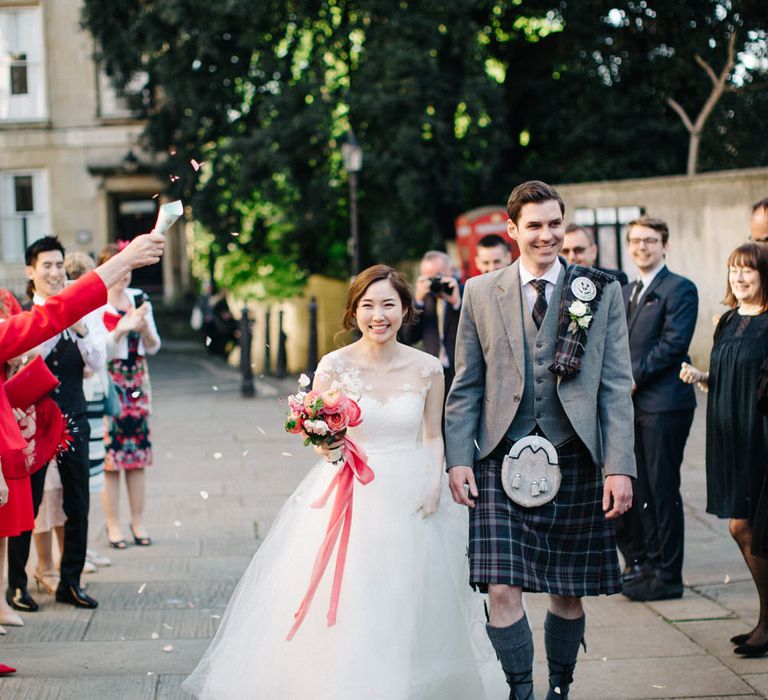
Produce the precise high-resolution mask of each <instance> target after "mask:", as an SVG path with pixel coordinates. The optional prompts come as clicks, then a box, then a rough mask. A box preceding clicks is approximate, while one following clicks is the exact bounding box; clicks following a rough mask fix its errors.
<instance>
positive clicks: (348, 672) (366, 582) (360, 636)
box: [183, 448, 508, 700]
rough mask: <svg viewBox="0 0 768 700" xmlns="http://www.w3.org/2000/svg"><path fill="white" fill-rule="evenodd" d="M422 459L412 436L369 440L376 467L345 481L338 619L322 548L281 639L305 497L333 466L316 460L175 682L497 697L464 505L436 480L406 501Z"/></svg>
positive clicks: (248, 693)
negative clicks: (383, 446) (349, 500)
mask: <svg viewBox="0 0 768 700" xmlns="http://www.w3.org/2000/svg"><path fill="white" fill-rule="evenodd" d="M425 462H426V460H425V459H424V458H423V455H422V453H421V450H420V448H417V449H415V450H414V449H410V450H407V451H406V450H398V451H393V452H379V453H371V452H369V464H370V466H371V467H372V469H373V470H374V472H375V474H376V476H375V479H374V480H373V481H372V482H371V483H370V484H368V485H366V486H361V485H360V484H359V483H357V482H356V483H355V489H354V508H353V520H352V530H351V535H350V541H349V551H348V555H347V561H346V568H345V572H344V582H343V586H342V590H341V596H340V601H339V607H338V616H337V623H336V625H335V626H332V627H328V626H327V621H326V615H327V612H328V606H329V600H330V587H331V580H332V578H333V566H334V562H335V555H334V557H332V559H331V563H330V565H329V567H328V570H327V571H326V573H325V576H324V577H323V581H322V583H321V584H320V587H319V589H318V591H317V594H316V596H315V598H314V601H313V603H312V607H311V608H310V610H309V613H308V615H307V617H306V618H305V620H304V622H303V624H302V626H301V627H300V628H299V630H298V632H297V633H296V635H295V637H294V638H293V639H292V640H291V641H286V635H287V634H288V631H289V630H290V628H291V626H292V624H293V621H294V613H295V612H296V609H297V607H298V606H299V603H300V602H301V600H302V598H303V596H304V594H305V592H306V589H307V584H308V582H309V579H310V574H311V570H312V566H313V563H314V560H315V556H316V554H317V551H318V548H319V546H320V543H321V541H322V539H323V536H324V534H325V529H326V525H327V522H328V515H329V512H330V509H331V504H330V503H329V504H328V505H327V506H326V507H325V508H324V509H316V508H312V507H311V503H312V502H314V501H315V500H316V499H317V498H318V497H319V496H320V495H321V494H322V493H323V492H324V490H325V488H326V487H327V485H328V483H329V482H330V481H331V479H332V478H333V475H334V473H335V468H334V467H333V466H332V465H330V464H328V463H326V462H324V461H323V462H321V463H319V464H317V465H316V466H315V467H314V468H313V469H312V471H311V472H310V473H309V474H308V475H307V477H306V478H305V479H304V481H303V482H302V483H301V485H300V486H299V487H298V489H297V490H296V491H295V492H294V493H293V494H292V495H291V497H290V498H289V499H288V501H287V502H286V504H285V505H284V506H283V508H282V510H281V512H280V514H279V515H278V517H277V519H276V520H275V523H274V525H273V527H272V529H271V531H270V532H269V534H268V535H267V537H266V539H265V540H264V542H263V544H262V545H261V547H260V548H259V550H258V552H257V553H256V555H255V556H254V558H253V560H252V562H251V564H250V566H249V567H248V569H247V571H246V572H245V574H244V575H243V578H242V579H241V581H240V583H239V584H238V586H237V588H236V590H235V592H234V594H233V596H232V599H231V600H230V603H229V606H228V607H227V611H226V613H225V615H224V616H223V618H222V622H221V626H220V628H219V630H218V633H217V634H216V637H215V639H214V640H213V642H212V643H211V645H210V647H209V648H208V650H207V651H206V653H205V655H204V656H203V659H202V660H201V662H200V664H199V665H198V667H197V669H196V670H195V671H194V672H193V673H192V675H191V676H190V677H189V678H188V679H187V680H186V681H185V683H184V685H183V687H184V689H185V690H187V691H189V692H192V693H193V694H195V695H197V696H198V697H200V698H206V699H208V698H222V699H226V700H236V699H238V698H243V699H245V698H248V700H254V699H256V698H258V699H259V700H310V699H311V700H363V699H367V698H381V699H382V700H468V699H470V698H471V699H472V700H481V699H482V698H499V697H505V694H506V693H508V689H507V690H506V691H505V688H506V684H505V682H504V676H503V673H502V671H501V668H500V666H499V664H498V661H497V660H496V658H495V656H494V654H493V652H492V650H491V647H490V643H489V641H488V638H487V635H486V633H485V615H484V611H483V604H482V597H481V596H480V594H477V593H474V592H473V591H472V590H471V589H470V588H469V585H468V567H467V559H466V545H467V514H466V510H464V509H463V508H461V507H459V506H457V505H455V504H454V503H453V501H452V500H451V498H450V494H449V493H448V490H447V488H446V489H444V492H443V495H442V499H441V507H440V510H439V511H438V513H437V514H435V515H433V516H431V517H429V518H427V519H422V518H421V517H420V516H419V515H418V514H417V513H416V508H417V506H418V504H419V497H420V495H421V491H422V486H423V484H424V480H425V479H424V477H425V472H424V467H423V466H422V465H423V464H425Z"/></svg>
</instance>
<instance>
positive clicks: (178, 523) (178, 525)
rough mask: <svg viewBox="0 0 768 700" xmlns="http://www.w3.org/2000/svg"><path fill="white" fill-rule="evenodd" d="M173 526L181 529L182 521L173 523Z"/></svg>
mask: <svg viewBox="0 0 768 700" xmlns="http://www.w3.org/2000/svg"><path fill="white" fill-rule="evenodd" d="M173 526H174V527H181V520H174V521H173Z"/></svg>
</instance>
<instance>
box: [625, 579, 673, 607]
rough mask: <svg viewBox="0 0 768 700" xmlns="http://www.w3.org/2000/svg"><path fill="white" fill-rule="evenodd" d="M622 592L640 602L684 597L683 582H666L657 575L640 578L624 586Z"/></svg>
mask: <svg viewBox="0 0 768 700" xmlns="http://www.w3.org/2000/svg"><path fill="white" fill-rule="evenodd" d="M621 592H622V593H623V594H624V595H625V596H627V598H629V599H630V600H636V601H640V602H647V601H652V600H672V599H675V598H682V597H683V584H682V583H664V581H661V580H660V579H658V578H656V577H654V578H640V579H636V580H635V581H634V582H633V583H629V584H627V585H626V586H624V587H623V588H622V590H621Z"/></svg>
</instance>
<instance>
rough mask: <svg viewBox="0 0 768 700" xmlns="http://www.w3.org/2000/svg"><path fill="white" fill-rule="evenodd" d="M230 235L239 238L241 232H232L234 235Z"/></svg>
mask: <svg viewBox="0 0 768 700" xmlns="http://www.w3.org/2000/svg"><path fill="white" fill-rule="evenodd" d="M229 235H230V236H234V237H235V238H237V237H238V236H239V235H240V231H232V233H230V234H229Z"/></svg>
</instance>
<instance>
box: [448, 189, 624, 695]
mask: <svg viewBox="0 0 768 700" xmlns="http://www.w3.org/2000/svg"><path fill="white" fill-rule="evenodd" d="M507 213H508V215H509V220H508V221H507V231H508V233H509V235H510V236H511V237H512V238H513V239H514V240H515V242H516V243H517V245H518V247H519V248H520V258H519V259H518V260H517V261H516V262H515V263H514V264H513V265H511V266H510V267H507V268H504V269H502V270H499V271H497V272H491V273H489V274H487V275H482V276H480V277H475V278H473V279H471V280H469V282H468V283H467V286H466V288H465V293H464V304H463V308H462V311H461V318H460V321H459V329H458V336H457V344H456V378H455V379H454V382H453V387H452V389H451V392H450V394H449V396H448V403H447V407H446V419H445V420H446V430H445V435H446V457H447V464H448V468H449V477H450V487H451V493H452V494H453V498H454V500H455V501H456V502H457V503H460V504H463V505H466V506H469V508H470V511H469V514H470V523H469V525H470V533H469V558H470V584H471V585H472V586H473V587H475V588H478V589H480V590H482V591H486V590H487V592H488V594H489V600H490V620H489V624H488V626H487V631H488V636H489V637H490V640H491V642H492V644H493V646H494V648H495V650H496V654H497V655H498V657H499V660H500V661H501V666H502V668H503V670H504V673H505V675H506V678H507V682H508V683H509V686H510V688H511V693H510V700H528V699H530V698H532V697H533V681H532V665H533V641H532V637H531V630H530V627H529V625H528V620H527V618H526V615H525V611H524V610H523V606H522V593H523V591H524V590H525V591H542V592H547V593H549V594H550V604H549V611H548V612H547V617H546V620H545V623H544V630H545V646H546V652H547V661H548V665H549V686H550V687H549V693H548V694H547V700H562V699H563V698H567V697H568V687H569V685H570V683H571V682H572V679H573V670H574V668H575V666H576V657H577V655H578V650H579V644H580V643H582V640H583V637H584V628H585V618H584V611H583V608H582V604H581V597H582V596H585V595H599V594H603V593H605V594H611V593H618V592H619V591H620V590H621V581H620V575H619V564H618V559H617V555H616V546H615V540H614V534H613V523H612V522H610V521H611V520H613V519H614V518H616V517H618V516H619V515H620V514H622V513H624V512H626V511H627V510H628V509H629V507H630V506H631V504H632V477H634V476H635V458H634V454H633V417H632V399H631V389H632V371H631V364H630V357H629V346H628V343H627V326H626V320H625V316H624V307H623V304H622V297H621V288H620V286H619V283H618V282H616V281H615V280H613V278H612V277H610V276H608V275H605V274H604V273H602V272H600V271H599V270H595V269H593V268H589V267H581V266H568V267H566V266H565V265H564V261H563V260H562V259H561V258H559V257H558V252H559V250H560V248H561V247H562V244H563V236H564V232H565V226H564V221H563V217H564V214H565V206H564V204H563V200H562V198H561V197H560V195H559V193H558V192H557V190H555V189H554V188H553V187H551V186H549V185H547V184H546V183H543V182H539V181H531V182H525V183H523V184H521V185H519V186H518V187H516V188H515V189H514V190H513V191H512V194H511V195H510V197H509V201H508V203H507ZM574 301H581V302H582V307H578V306H576V307H574V308H576V309H579V310H580V311H581V316H582V322H581V324H582V325H579V324H578V321H577V318H574V315H573V314H572V312H571V313H569V311H570V310H571V304H572V303H573V302H574ZM584 304H586V308H587V312H586V313H587V315H585V313H584V306H583V305H584ZM587 319H588V320H587ZM533 434H535V435H539V436H541V437H540V439H541V438H545V439H546V440H549V442H550V443H551V444H552V445H553V446H554V447H555V449H556V451H557V455H558V459H559V467H560V470H561V473H562V483H561V485H560V490H559V491H558V492H557V495H556V497H555V498H554V500H552V501H550V502H549V503H546V504H544V505H539V506H536V507H523V506H521V505H518V504H517V503H515V502H513V501H512V500H511V499H510V498H509V497H508V496H507V493H506V492H505V490H504V489H503V488H502V479H501V468H502V461H503V459H504V456H505V455H506V454H507V453H508V452H509V451H510V448H511V446H512V445H513V444H514V443H515V442H517V441H518V440H520V439H522V438H525V437H526V436H528V435H533ZM512 488H514V486H513V487H512Z"/></svg>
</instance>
